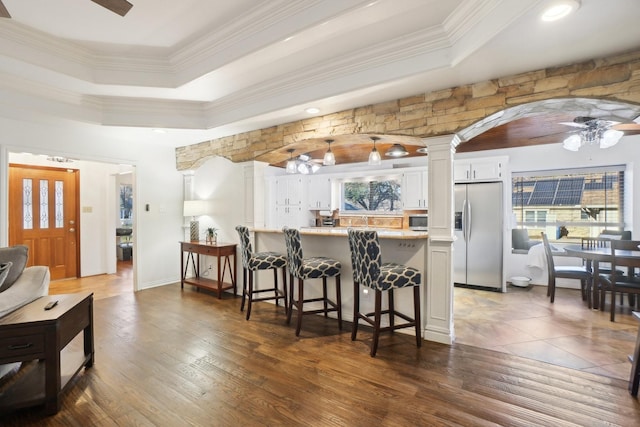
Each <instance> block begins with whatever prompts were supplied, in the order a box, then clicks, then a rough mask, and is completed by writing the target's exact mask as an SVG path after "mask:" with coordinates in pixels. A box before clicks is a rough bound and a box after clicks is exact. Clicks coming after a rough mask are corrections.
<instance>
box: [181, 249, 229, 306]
mask: <svg viewBox="0 0 640 427" xmlns="http://www.w3.org/2000/svg"><path fill="white" fill-rule="evenodd" d="M236 246H237V245H236V244H235V243H213V244H208V243H200V242H180V248H181V256H180V271H181V277H182V279H181V281H180V288H184V284H185V283H187V284H190V285H194V286H197V287H198V288H203V289H208V290H210V291H214V292H216V293H217V294H218V298H222V292H223V291H225V290H227V289H232V288H233V296H236V294H237V288H236V272H237V271H236ZM185 254H186V262H185ZM194 254H196V257H195V259H194V256H193V255H194ZM200 255H208V256H213V257H216V258H217V262H218V277H217V280H214V279H209V278H206V277H202V275H201V274H200ZM230 257H233V267H232V266H231V259H230ZM189 262H191V263H192V264H193V272H194V276H193V277H187V270H189ZM221 264H222V265H221ZM227 268H228V270H229V276H231V277H230V278H231V283H224V276H225V274H226V272H227Z"/></svg>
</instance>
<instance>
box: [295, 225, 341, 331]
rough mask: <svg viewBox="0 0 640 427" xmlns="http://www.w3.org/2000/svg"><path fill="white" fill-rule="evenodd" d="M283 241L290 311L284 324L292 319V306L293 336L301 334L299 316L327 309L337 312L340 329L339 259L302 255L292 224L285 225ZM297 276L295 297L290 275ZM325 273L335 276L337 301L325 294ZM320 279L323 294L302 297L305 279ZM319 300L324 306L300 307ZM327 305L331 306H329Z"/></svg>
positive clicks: (298, 234)
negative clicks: (295, 319)
mask: <svg viewBox="0 0 640 427" xmlns="http://www.w3.org/2000/svg"><path fill="white" fill-rule="evenodd" d="M282 231H283V232H284V238H285V242H286V244H287V263H288V265H289V284H290V288H289V294H290V298H289V312H288V315H287V324H289V323H290V322H291V313H292V311H293V308H294V307H295V308H296V310H297V312H298V324H297V326H296V336H299V335H300V329H301V328H302V316H303V315H307V314H318V313H324V317H327V314H328V313H329V312H332V311H335V312H337V313H338V327H339V328H340V329H341V330H342V301H341V296H340V270H341V269H342V264H340V261H337V260H335V259H331V258H326V257H311V258H303V256H302V245H301V243H300V232H299V231H298V230H296V229H293V228H286V227H285V228H284V229H283V230H282ZM294 277H295V278H297V279H298V299H297V300H296V299H294V293H293V278H294ZM327 277H335V278H336V301H335V302H333V301H331V300H330V299H329V298H328V297H327ZM305 279H322V297H321V298H310V299H304V280H305ZM317 301H322V302H323V304H324V307H323V308H321V309H317V310H306V311H305V310H303V306H304V303H309V302H317ZM329 306H330V307H329Z"/></svg>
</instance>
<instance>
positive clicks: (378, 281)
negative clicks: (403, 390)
mask: <svg viewBox="0 0 640 427" xmlns="http://www.w3.org/2000/svg"><path fill="white" fill-rule="evenodd" d="M349 247H350V249H351V263H352V264H353V296H354V302H353V329H352V330H351V340H352V341H355V339H356V335H357V333H358V321H359V320H360V319H362V320H364V321H366V322H367V323H369V324H370V325H371V326H373V343H372V345H371V357H374V356H375V355H376V352H377V350H378V341H379V338H380V332H385V331H392V332H393V331H395V330H396V329H402V328H409V327H414V328H415V333H416V345H417V346H418V347H421V346H422V336H421V334H420V280H421V274H420V271H419V270H417V269H415V268H413V267H407V266H405V265H402V264H396V263H390V262H387V263H384V264H383V263H382V255H381V251H380V242H379V240H378V233H377V232H375V231H369V230H367V231H360V230H354V229H349ZM360 285H362V286H366V287H368V288H371V289H373V290H374V291H375V295H376V298H375V307H374V311H373V313H361V312H360ZM408 287H412V288H413V311H414V316H413V318H411V317H409V316H408V315H406V314H403V313H400V312H398V311H396V310H395V307H394V300H393V296H394V295H393V292H394V290H395V289H400V288H408ZM383 292H387V295H388V296H389V308H388V309H387V310H382V293H383ZM383 314H387V315H388V316H389V326H387V327H384V328H383V327H381V326H380V323H381V318H382V315H383ZM396 316H397V317H399V318H401V319H403V320H405V323H401V324H396V323H395V317H396Z"/></svg>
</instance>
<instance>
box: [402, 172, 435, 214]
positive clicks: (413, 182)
mask: <svg viewBox="0 0 640 427" xmlns="http://www.w3.org/2000/svg"><path fill="white" fill-rule="evenodd" d="M428 184H429V174H428V173H427V171H426V170H424V171H414V172H405V173H404V174H403V175H402V206H403V208H404V209H427V208H428V205H427V189H428V187H429V185H428Z"/></svg>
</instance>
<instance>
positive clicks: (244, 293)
mask: <svg viewBox="0 0 640 427" xmlns="http://www.w3.org/2000/svg"><path fill="white" fill-rule="evenodd" d="M246 299H247V269H246V268H243V269H242V303H241V304H240V311H244V303H245V301H246Z"/></svg>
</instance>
